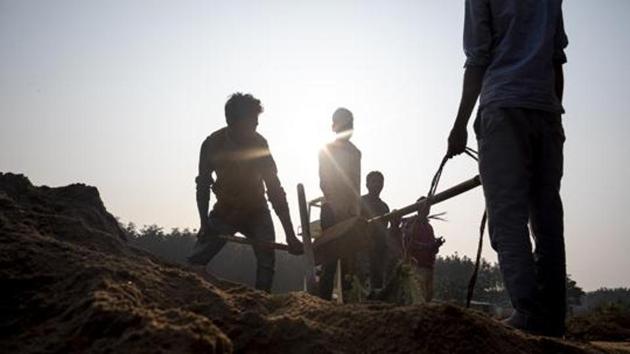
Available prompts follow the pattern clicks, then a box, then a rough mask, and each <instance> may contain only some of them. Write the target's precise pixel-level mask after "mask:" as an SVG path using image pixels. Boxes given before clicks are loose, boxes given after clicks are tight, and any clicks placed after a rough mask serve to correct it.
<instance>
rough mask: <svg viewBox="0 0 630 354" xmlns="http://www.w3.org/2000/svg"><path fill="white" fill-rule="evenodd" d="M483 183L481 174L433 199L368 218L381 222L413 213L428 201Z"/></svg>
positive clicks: (438, 199) (458, 192)
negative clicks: (480, 177)
mask: <svg viewBox="0 0 630 354" xmlns="http://www.w3.org/2000/svg"><path fill="white" fill-rule="evenodd" d="M480 185H481V180H480V179H479V175H477V176H475V177H473V178H471V179H469V180H467V181H464V182H462V183H460V184H458V185H455V186H453V187H451V188H449V189H447V190H444V191H442V192H440V193H438V194H436V195H434V196H433V198H431V199H422V200H420V201H417V202H415V203H413V204H411V205H407V206H406V207H403V208H401V209H397V210H393V211H391V212H390V213H387V214H383V215H380V216H376V217H374V218H371V219H369V220H368V223H373V222H379V221H381V222H382V221H391V220H393V219H396V218H399V217H403V216H405V215H408V214H412V213H415V212H417V211H418V209H420V207H422V206H424V205H425V204H426V203H429V205H434V204H438V203H440V202H443V201H445V200H448V199H451V198H453V197H455V196H458V195H460V194H462V193H465V192H468V191H469V190H471V189H475V188H477V187H479V186H480Z"/></svg>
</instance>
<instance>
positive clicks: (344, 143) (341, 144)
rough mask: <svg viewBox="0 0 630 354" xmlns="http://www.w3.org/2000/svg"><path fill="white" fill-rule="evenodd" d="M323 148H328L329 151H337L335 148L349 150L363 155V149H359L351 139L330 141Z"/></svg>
mask: <svg viewBox="0 0 630 354" xmlns="http://www.w3.org/2000/svg"><path fill="white" fill-rule="evenodd" d="M323 150H328V151H335V150H342V151H349V152H351V153H352V154H355V155H359V156H361V150H359V149H358V148H357V147H356V146H355V145H354V144H353V143H352V142H351V141H350V140H345V139H343V140H335V141H333V142H330V143H328V144H326V145H325V146H324V148H323Z"/></svg>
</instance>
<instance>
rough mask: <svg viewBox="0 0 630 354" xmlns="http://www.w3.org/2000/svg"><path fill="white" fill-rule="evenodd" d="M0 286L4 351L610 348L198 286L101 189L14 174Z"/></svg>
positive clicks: (205, 282) (468, 317) (1, 205)
mask: <svg viewBox="0 0 630 354" xmlns="http://www.w3.org/2000/svg"><path fill="white" fill-rule="evenodd" d="M0 281H1V290H0V306H1V308H0V311H1V313H2V317H1V319H0V352H1V353H42V352H53V353H84V352H97V353H100V352H102V353H134V352H137V353H146V352H152V353H187V352H195V353H197V352H199V353H202V352H203V353H207V352H210V353H223V352H228V353H229V352H244V353H333V352H335V353H359V352H360V353H365V352H378V353H385V352H391V353H399V352H413V353H601V352H604V351H605V350H606V349H603V347H601V346H600V347H594V346H591V345H589V344H584V343H578V342H567V341H561V340H555V339H550V338H542V337H533V336H528V335H525V334H522V333H520V332H518V331H514V330H511V329H509V328H507V327H504V326H503V325H501V324H500V323H498V322H496V321H494V320H492V319H489V318H488V317H486V316H484V315H482V314H479V313H476V312H472V311H466V310H464V309H461V308H459V307H455V306H450V305H435V304H430V305H421V306H408V307H401V306H393V305H387V304H382V303H373V304H362V305H336V304H332V303H329V302H326V301H322V300H319V299H317V298H314V297H312V296H309V295H307V294H304V293H292V294H288V295H267V294H264V293H261V292H258V291H255V290H253V289H251V288H248V287H245V286H242V285H237V284H233V283H228V282H225V281H221V280H218V279H215V280H213V279H202V278H201V277H199V276H198V275H195V274H194V273H191V272H189V271H188V270H187V269H186V268H185V267H182V266H178V265H173V264H169V263H167V262H164V261H161V260H160V259H158V258H156V257H154V256H151V255H149V254H147V253H145V252H143V251H140V250H136V249H134V248H132V247H130V246H128V245H127V243H126V239H125V234H124V232H123V231H122V230H121V228H120V227H119V226H118V223H117V221H116V219H115V218H114V217H113V216H112V215H111V214H109V213H108V212H107V210H106V209H105V207H104V205H103V203H102V201H101V199H100V197H99V193H98V191H97V189H96V188H94V187H89V186H85V185H82V184H73V185H70V186H66V187H60V188H49V187H35V186H33V185H32V184H31V183H30V182H29V181H28V179H27V178H26V177H24V176H22V175H14V174H8V173H7V174H0ZM611 350H613V349H611ZM611 352H612V351H611Z"/></svg>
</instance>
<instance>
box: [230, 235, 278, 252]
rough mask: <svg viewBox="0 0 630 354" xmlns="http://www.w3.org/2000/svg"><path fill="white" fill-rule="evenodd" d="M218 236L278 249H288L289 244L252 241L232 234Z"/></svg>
mask: <svg viewBox="0 0 630 354" xmlns="http://www.w3.org/2000/svg"><path fill="white" fill-rule="evenodd" d="M219 238H222V239H224V240H226V241H229V242H234V243H240V244H243V245H252V246H260V247H262V248H266V249H273V250H279V251H289V246H288V245H285V244H283V243H275V242H267V241H254V240H249V239H246V238H245V237H238V236H232V235H219Z"/></svg>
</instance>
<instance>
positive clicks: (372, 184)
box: [365, 171, 385, 197]
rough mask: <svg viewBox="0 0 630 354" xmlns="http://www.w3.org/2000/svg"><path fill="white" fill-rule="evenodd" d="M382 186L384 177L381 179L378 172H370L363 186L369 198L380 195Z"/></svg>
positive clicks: (381, 176) (380, 174)
mask: <svg viewBox="0 0 630 354" xmlns="http://www.w3.org/2000/svg"><path fill="white" fill-rule="evenodd" d="M384 184H385V177H383V174H382V173H381V172H379V171H372V172H370V173H368V175H367V177H365V186H366V187H367V189H368V193H369V194H370V195H371V196H374V197H378V196H379V195H381V191H382V190H383V185H384Z"/></svg>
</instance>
